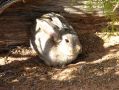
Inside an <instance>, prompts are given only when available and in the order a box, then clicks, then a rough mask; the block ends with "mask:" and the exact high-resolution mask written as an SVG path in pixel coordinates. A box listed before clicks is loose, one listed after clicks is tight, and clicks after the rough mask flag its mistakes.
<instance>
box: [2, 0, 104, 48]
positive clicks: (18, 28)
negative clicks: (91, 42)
mask: <svg viewBox="0 0 119 90" xmlns="http://www.w3.org/2000/svg"><path fill="white" fill-rule="evenodd" d="M84 1H85V0H84ZM84 1H83V0H78V2H77V3H75V4H72V3H71V0H51V1H50V2H49V3H47V4H43V5H41V2H40V1H39V0H35V1H34V0H33V1H30V2H29V3H22V2H19V3H15V4H14V5H12V6H10V7H9V8H7V9H5V11H4V12H3V13H2V14H0V50H2V49H9V48H10V47H13V46H18V45H29V38H30V36H31V30H33V24H34V21H35V19H36V18H37V17H40V16H41V15H43V14H45V13H49V12H56V13H60V14H62V15H63V16H64V17H65V18H66V19H67V20H68V22H69V23H71V24H72V26H73V27H74V29H75V30H76V31H77V32H78V33H79V34H80V33H81V31H84V32H87V31H89V28H90V31H91V30H92V31H93V30H94V32H95V31H97V28H95V25H99V27H100V26H101V25H100V24H101V23H102V22H104V21H105V22H106V20H105V18H104V17H99V15H96V14H95V15H92V14H90V13H86V12H87V11H86V9H85V8H84V7H83V6H84ZM90 21H91V22H90Z"/></svg>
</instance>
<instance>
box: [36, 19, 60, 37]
mask: <svg viewBox="0 0 119 90" xmlns="http://www.w3.org/2000/svg"><path fill="white" fill-rule="evenodd" d="M39 29H41V30H43V31H44V32H45V33H47V34H48V35H50V36H53V37H54V38H58V33H59V30H58V29H59V28H58V27H57V26H56V25H54V24H52V23H50V22H47V21H45V20H41V19H36V30H39Z"/></svg>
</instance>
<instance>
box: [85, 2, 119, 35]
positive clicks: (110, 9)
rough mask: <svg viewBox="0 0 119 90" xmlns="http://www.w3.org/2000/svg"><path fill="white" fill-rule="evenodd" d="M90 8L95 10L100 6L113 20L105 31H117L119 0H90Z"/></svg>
mask: <svg viewBox="0 0 119 90" xmlns="http://www.w3.org/2000/svg"><path fill="white" fill-rule="evenodd" d="M86 5H87V6H88V9H89V10H91V11H92V12H93V10H94V9H95V8H100V9H101V10H102V11H103V14H104V15H105V16H106V18H107V19H109V20H110V21H111V23H109V24H108V26H107V27H106V28H104V29H103V31H106V32H111V33H113V32H116V31H117V30H116V27H115V25H114V24H115V23H116V22H119V19H118V17H117V14H116V8H117V7H118V6H119V0H88V2H87V4H86Z"/></svg>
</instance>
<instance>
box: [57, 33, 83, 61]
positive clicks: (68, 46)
mask: <svg viewBox="0 0 119 90" xmlns="http://www.w3.org/2000/svg"><path fill="white" fill-rule="evenodd" d="M58 48H59V51H60V52H61V53H62V54H64V55H66V56H69V57H71V59H75V58H76V57H77V55H78V54H79V53H81V51H82V46H81V44H80V42H79V39H78V36H77V35H76V34H72V33H71V34H70V33H67V34H64V35H62V37H61V42H60V43H59V44H58Z"/></svg>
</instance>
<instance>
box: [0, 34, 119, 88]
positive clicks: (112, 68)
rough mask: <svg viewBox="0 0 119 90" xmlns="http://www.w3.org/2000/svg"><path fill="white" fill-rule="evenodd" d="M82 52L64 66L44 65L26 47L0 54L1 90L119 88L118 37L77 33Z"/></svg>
mask: <svg viewBox="0 0 119 90" xmlns="http://www.w3.org/2000/svg"><path fill="white" fill-rule="evenodd" d="M79 39H80V42H81V44H82V46H83V52H82V54H80V55H79V56H78V58H77V59H76V60H75V61H74V62H72V63H71V64H69V65H67V66H64V67H49V66H47V65H45V64H44V63H43V62H42V61H41V60H40V59H39V58H38V56H37V55H36V54H35V53H34V52H32V50H31V49H30V48H29V47H22V46H21V47H17V48H16V49H12V50H10V51H9V52H5V53H1V54H0V90H119V36H111V37H110V38H106V37H105V35H104V36H103V34H102V33H98V34H96V33H82V34H81V35H79Z"/></svg>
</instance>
